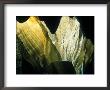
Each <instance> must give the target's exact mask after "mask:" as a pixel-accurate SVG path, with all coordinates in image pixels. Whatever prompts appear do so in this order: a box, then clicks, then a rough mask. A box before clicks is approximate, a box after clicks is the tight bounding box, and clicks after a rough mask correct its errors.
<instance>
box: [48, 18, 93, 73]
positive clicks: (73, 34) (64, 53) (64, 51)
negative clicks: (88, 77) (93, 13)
mask: <svg viewBox="0 0 110 90" xmlns="http://www.w3.org/2000/svg"><path fill="white" fill-rule="evenodd" d="M49 36H50V38H51V40H52V41H53V44H54V45H55V46H56V48H57V50H58V51H59V53H60V55H61V57H62V61H70V62H72V64H73V66H74V67H75V69H76V72H77V73H83V64H87V63H88V62H90V61H91V56H92V53H93V45H92V42H91V41H90V40H89V39H87V38H86V37H85V36H84V35H83V33H82V31H81V30H80V23H79V22H78V21H77V19H76V18H75V17H73V18H70V17H66V16H65V17H62V18H61V20H60V23H59V26H58V28H57V31H56V33H55V34H53V35H52V34H51V33H50V32H49Z"/></svg>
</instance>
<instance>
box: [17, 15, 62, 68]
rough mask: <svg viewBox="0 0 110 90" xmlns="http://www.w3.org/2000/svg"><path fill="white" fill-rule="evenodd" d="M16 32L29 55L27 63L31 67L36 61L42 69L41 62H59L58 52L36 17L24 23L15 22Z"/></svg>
mask: <svg viewBox="0 0 110 90" xmlns="http://www.w3.org/2000/svg"><path fill="white" fill-rule="evenodd" d="M16 32H17V36H18V37H19V38H20V39H21V41H22V42H23V45H24V47H25V48H26V50H27V52H28V54H29V55H30V56H29V59H28V60H29V61H28V62H29V63H31V64H32V65H33V66H35V62H36V61H38V62H39V63H40V64H41V66H42V67H43V65H44V63H43V62H45V63H46V64H49V63H51V62H54V61H57V60H58V61H59V60H61V57H60V54H59V52H58V51H57V49H56V47H55V46H54V45H53V44H52V42H51V40H50V38H49V37H48V33H47V31H46V29H45V27H44V26H43V25H42V23H41V22H40V20H39V19H38V18H37V17H30V18H29V19H28V20H27V21H26V22H24V23H19V22H17V31H16ZM44 60H45V61H44Z"/></svg>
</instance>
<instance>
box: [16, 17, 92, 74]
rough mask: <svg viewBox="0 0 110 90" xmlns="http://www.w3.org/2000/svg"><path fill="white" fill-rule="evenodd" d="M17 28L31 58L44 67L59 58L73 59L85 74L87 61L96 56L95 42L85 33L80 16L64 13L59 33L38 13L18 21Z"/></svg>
mask: <svg viewBox="0 0 110 90" xmlns="http://www.w3.org/2000/svg"><path fill="white" fill-rule="evenodd" d="M16 32H17V33H16V35H17V37H18V38H19V39H20V40H21V41H22V43H23V45H24V47H25V48H26V50H27V52H28V54H29V55H28V56H29V58H30V59H28V62H29V63H31V64H32V65H33V66H34V67H35V66H36V65H37V64H36V63H35V62H36V61H38V62H39V63H40V65H41V66H42V67H44V66H45V64H50V63H52V62H55V61H69V62H71V63H72V65H73V67H74V68H75V71H76V73H77V74H83V67H84V65H86V64H87V63H89V62H91V60H92V59H91V56H92V54H93V52H94V46H93V44H92V42H91V40H90V39H87V38H86V36H84V34H83V32H82V31H81V28H80V22H79V21H78V20H77V18H76V17H72V18H70V17H68V16H62V17H61V20H60V22H59V25H58V28H57V30H56V32H55V34H51V32H50V30H49V28H48V27H47V25H46V23H45V22H44V21H40V19H39V18H38V17H30V18H29V19H28V20H27V21H26V22H24V23H19V22H17V29H16Z"/></svg>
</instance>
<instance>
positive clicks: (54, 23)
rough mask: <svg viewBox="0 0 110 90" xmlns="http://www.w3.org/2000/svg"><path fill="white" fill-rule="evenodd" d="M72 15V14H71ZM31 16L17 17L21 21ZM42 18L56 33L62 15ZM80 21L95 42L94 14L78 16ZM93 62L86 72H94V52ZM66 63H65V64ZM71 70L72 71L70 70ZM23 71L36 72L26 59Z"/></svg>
mask: <svg viewBox="0 0 110 90" xmlns="http://www.w3.org/2000/svg"><path fill="white" fill-rule="evenodd" d="M70 17H72V16H70ZM28 18H29V16H17V17H16V19H17V21H19V22H20V23H23V22H25V21H26V20H28ZM39 18H40V20H43V21H45V23H46V25H47V27H48V28H49V29H50V31H51V33H55V31H56V29H57V27H58V24H59V22H60V18H61V16H39ZM76 18H77V19H78V21H79V22H80V26H81V30H82V31H83V33H84V35H85V36H86V37H87V38H89V39H90V40H91V41H92V43H93V44H94V16H76ZM92 59H93V60H92V62H91V63H89V64H88V65H87V66H86V67H85V71H84V74H94V54H93V58H92ZM64 65H65V64H64ZM70 72H71V71H70ZM22 73H23V74H34V73H35V74H36V72H35V70H34V69H33V68H32V66H31V65H30V64H29V63H28V62H27V61H26V60H23V62H22Z"/></svg>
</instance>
